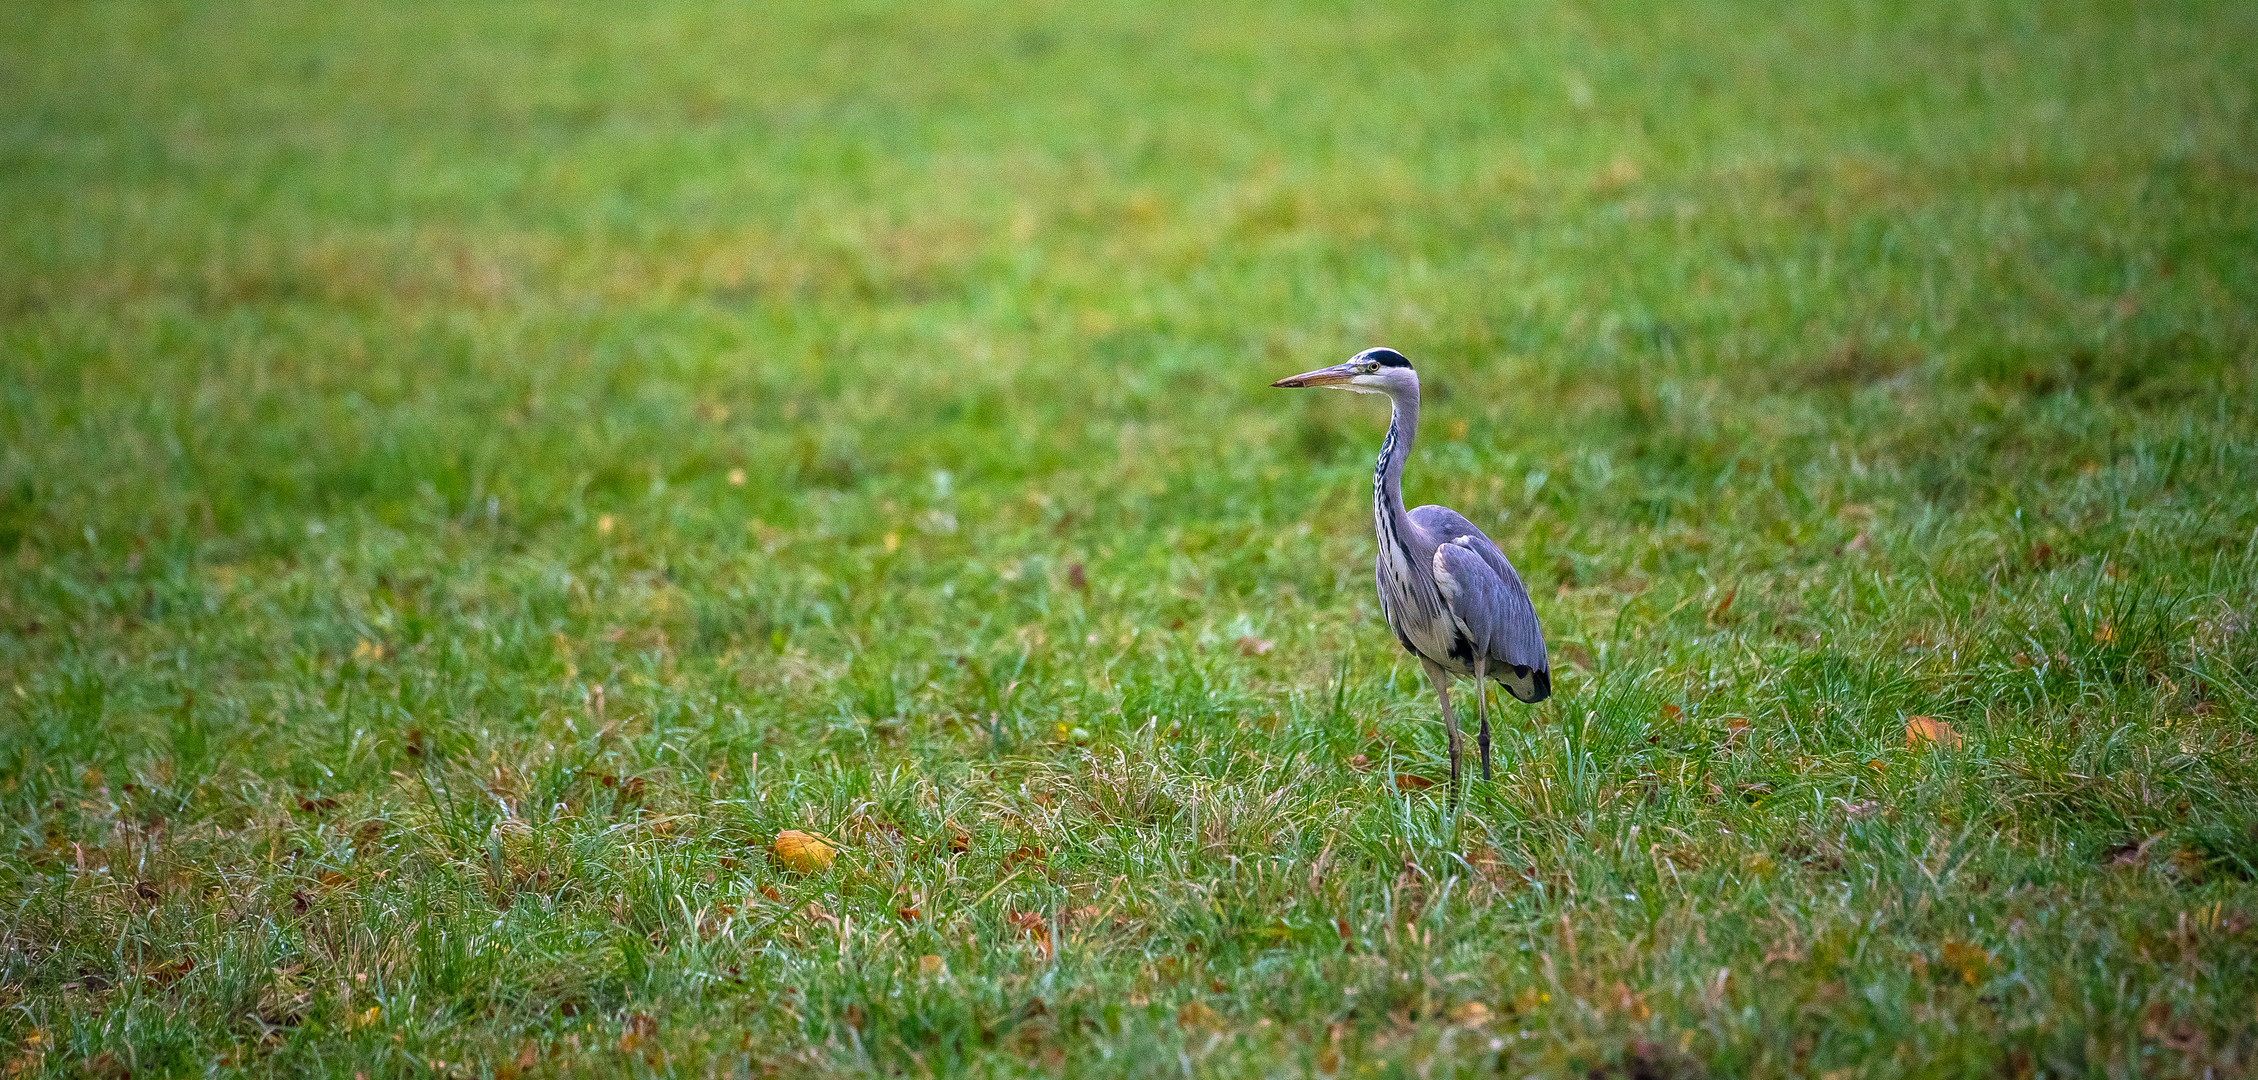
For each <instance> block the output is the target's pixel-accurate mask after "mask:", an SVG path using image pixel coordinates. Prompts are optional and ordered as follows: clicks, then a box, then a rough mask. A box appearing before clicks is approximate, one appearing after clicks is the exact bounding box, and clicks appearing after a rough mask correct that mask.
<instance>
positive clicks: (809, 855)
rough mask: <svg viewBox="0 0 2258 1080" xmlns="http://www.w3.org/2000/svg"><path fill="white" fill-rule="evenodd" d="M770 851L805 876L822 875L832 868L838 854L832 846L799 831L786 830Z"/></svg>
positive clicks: (777, 838)
mask: <svg viewBox="0 0 2258 1080" xmlns="http://www.w3.org/2000/svg"><path fill="white" fill-rule="evenodd" d="M769 850H771V851H774V852H775V853H776V859H777V861H778V862H781V863H783V864H784V865H785V866H788V867H791V868H792V869H794V870H797V871H799V872H800V873H803V874H814V873H820V872H822V871H823V870H825V869H828V868H829V867H830V866H831V860H832V858H833V857H834V855H835V854H836V853H835V852H833V851H832V850H831V845H829V844H826V843H824V842H823V841H821V840H818V839H816V838H815V837H813V836H810V835H808V834H807V833H804V832H801V831H799V830H798V829H786V830H784V831H783V832H780V833H777V834H776V843H775V845H774V846H773V847H771V848H770V849H769Z"/></svg>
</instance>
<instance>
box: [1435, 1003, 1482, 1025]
mask: <svg viewBox="0 0 2258 1080" xmlns="http://www.w3.org/2000/svg"><path fill="white" fill-rule="evenodd" d="M1445 1015H1447V1016H1449V1017H1450V1022H1451V1023H1454V1024H1465V1025H1467V1026H1469V1027H1471V1026H1474V1025H1478V1024H1486V1023H1488V1022H1489V1019H1490V1007H1489V1006H1487V1005H1484V1004H1482V1003H1481V1002H1479V1001H1462V1002H1459V1003H1458V1004H1456V1005H1453V1006H1451V1008H1450V1011H1449V1012H1448V1013H1446V1014H1445Z"/></svg>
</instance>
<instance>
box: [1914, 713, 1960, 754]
mask: <svg viewBox="0 0 2258 1080" xmlns="http://www.w3.org/2000/svg"><path fill="white" fill-rule="evenodd" d="M1925 743H1934V744H1936V745H1937V746H1938V747H1939V748H1941V749H1945V750H1958V749H1960V733H1959V732H1957V731H1954V730H1952V725H1951V724H1947V723H1945V722H1944V721H1942V720H1939V719H1937V718H1935V717H1933V716H1908V717H1906V718H1905V745H1907V746H1911V747H1915V748H1918V747H1920V746H1921V745H1923V744H1925Z"/></svg>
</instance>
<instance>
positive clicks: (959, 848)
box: [949, 833, 972, 855]
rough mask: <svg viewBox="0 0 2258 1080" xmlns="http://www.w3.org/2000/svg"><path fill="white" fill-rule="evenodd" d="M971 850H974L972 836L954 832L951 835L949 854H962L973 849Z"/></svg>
mask: <svg viewBox="0 0 2258 1080" xmlns="http://www.w3.org/2000/svg"><path fill="white" fill-rule="evenodd" d="M971 850H972V838H971V837H969V836H966V835H965V834H963V833H952V834H950V836H949V854H951V855H962V854H964V853H965V852H967V851H971Z"/></svg>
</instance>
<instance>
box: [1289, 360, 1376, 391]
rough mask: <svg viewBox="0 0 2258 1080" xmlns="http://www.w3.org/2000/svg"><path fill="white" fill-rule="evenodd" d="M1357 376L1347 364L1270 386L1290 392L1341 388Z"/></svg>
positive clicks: (1322, 369) (1312, 372)
mask: <svg viewBox="0 0 2258 1080" xmlns="http://www.w3.org/2000/svg"><path fill="white" fill-rule="evenodd" d="M1355 374H1356V373H1355V372H1352V371H1350V370H1349V366H1348V365H1347V364H1335V365H1333V366H1332V367H1329V368H1318V369H1317V370H1315V371H1305V372H1302V373H1301V374H1299V375H1296V376H1294V377H1292V378H1290V379H1280V380H1278V381H1277V382H1274V383H1271V384H1270V385H1272V386H1282V387H1285V388H1286V389H1288V390H1298V389H1300V388H1302V387H1304V386H1340V385H1342V384H1345V383H1347V382H1348V381H1349V379H1350V378H1352V377H1353V376H1354V375H1355Z"/></svg>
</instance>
